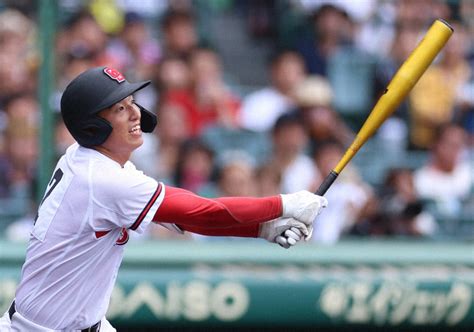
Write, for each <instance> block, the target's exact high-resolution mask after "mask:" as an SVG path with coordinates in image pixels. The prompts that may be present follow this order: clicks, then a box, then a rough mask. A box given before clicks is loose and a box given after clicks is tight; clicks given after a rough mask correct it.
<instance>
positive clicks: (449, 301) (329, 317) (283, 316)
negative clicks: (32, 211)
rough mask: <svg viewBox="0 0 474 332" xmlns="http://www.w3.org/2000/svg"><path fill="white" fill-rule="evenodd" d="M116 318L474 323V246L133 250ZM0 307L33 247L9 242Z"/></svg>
mask: <svg viewBox="0 0 474 332" xmlns="http://www.w3.org/2000/svg"><path fill="white" fill-rule="evenodd" d="M127 247H128V248H126V256H125V260H124V263H123V265H122V267H121V271H120V273H119V277H118V282H117V285H116V287H115V289H114V293H113V297H112V301H111V304H110V308H109V311H108V317H109V319H110V320H111V321H112V322H113V323H114V324H115V325H116V326H131V325H134V326H140V325H141V326H156V327H170V326H173V327H177V326H178V327H179V326H182V327H190V326H193V327H195V326H197V327H211V326H212V327H256V326H266V327H273V326H274V327H280V328H281V327H282V326H283V327H284V326H288V327H302V328H303V327H305V328H316V327H341V328H342V327H348V326H361V327H363V326H371V327H380V328H382V327H383V328H393V327H399V328H406V327H425V328H429V327H433V328H434V327H436V328H446V329H448V330H451V329H453V330H454V329H455V328H466V329H467V330H469V329H472V327H473V326H474V246H473V244H472V243H444V242H443V243H430V242H404V241H396V242H393V241H390V242H386V241H384V242H382V241H366V240H364V241H353V242H352V241H346V242H342V243H340V244H338V245H336V246H332V247H322V246H315V245H309V244H308V245H303V246H300V247H296V248H292V249H291V250H284V249H281V248H279V247H277V246H272V245H269V244H267V243H264V242H262V241H257V240H255V241H216V242H211V243H196V242H184V241H178V242H169V241H161V242H158V241H156V242H153V243H152V242H139V243H137V242H135V243H134V242H133V241H130V242H129V243H128V244H127ZM0 248H1V252H0V310H2V311H5V310H6V309H7V307H8V305H9V303H10V301H11V300H12V298H13V297H14V291H15V287H16V284H17V282H18V278H19V276H20V270H21V264H22V263H23V259H24V254H25V250H26V246H25V245H23V244H11V243H8V242H1V241H0Z"/></svg>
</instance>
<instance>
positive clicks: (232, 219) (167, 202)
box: [153, 186, 282, 229]
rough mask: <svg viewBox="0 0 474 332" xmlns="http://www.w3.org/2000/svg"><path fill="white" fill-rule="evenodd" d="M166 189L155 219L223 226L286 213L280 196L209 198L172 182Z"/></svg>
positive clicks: (183, 223) (189, 224) (275, 216)
mask: <svg viewBox="0 0 474 332" xmlns="http://www.w3.org/2000/svg"><path fill="white" fill-rule="evenodd" d="M165 192H166V194H165V197H164V199H163V202H162V203H161V205H160V207H159V209H158V211H157V212H156V214H155V216H154V217H153V221H155V222H168V223H175V224H179V225H183V226H186V225H188V226H197V227H204V228H220V229H222V228H227V227H232V226H237V225H251V224H259V223H262V222H265V221H269V220H272V219H275V218H278V217H280V216H281V215H282V203H281V198H280V196H272V197H265V198H252V197H226V198H217V199H208V198H203V197H200V196H197V195H195V194H193V193H192V192H190V191H187V190H183V189H179V188H174V187H169V186H166V191H165Z"/></svg>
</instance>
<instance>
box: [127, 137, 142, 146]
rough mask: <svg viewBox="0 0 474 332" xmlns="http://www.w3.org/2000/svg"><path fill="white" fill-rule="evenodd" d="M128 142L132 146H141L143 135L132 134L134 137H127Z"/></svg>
mask: <svg viewBox="0 0 474 332" xmlns="http://www.w3.org/2000/svg"><path fill="white" fill-rule="evenodd" d="M129 144H130V145H131V146H132V147H133V148H134V149H136V148H138V147H140V146H142V144H143V137H142V136H141V135H140V136H134V137H131V138H130V139H129Z"/></svg>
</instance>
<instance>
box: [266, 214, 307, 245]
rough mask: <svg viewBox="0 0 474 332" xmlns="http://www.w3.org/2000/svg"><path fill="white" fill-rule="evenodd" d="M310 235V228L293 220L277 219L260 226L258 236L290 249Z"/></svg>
mask: <svg viewBox="0 0 474 332" xmlns="http://www.w3.org/2000/svg"><path fill="white" fill-rule="evenodd" d="M309 234H310V230H309V229H308V227H307V226H306V225H305V224H303V223H302V222H299V221H297V220H295V219H293V218H277V219H274V220H271V221H267V222H265V223H261V224H260V230H259V234H258V236H259V237H260V238H263V239H266V240H267V241H269V242H272V243H278V244H279V245H280V246H281V247H283V248H286V249H288V248H290V247H292V246H294V245H296V243H298V242H299V241H301V240H302V239H303V238H306V237H307V236H308V235H309Z"/></svg>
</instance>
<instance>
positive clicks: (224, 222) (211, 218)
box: [0, 67, 327, 332]
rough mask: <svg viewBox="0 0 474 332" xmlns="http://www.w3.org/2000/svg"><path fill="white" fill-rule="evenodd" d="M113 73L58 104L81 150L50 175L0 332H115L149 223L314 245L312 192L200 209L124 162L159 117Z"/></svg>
mask: <svg viewBox="0 0 474 332" xmlns="http://www.w3.org/2000/svg"><path fill="white" fill-rule="evenodd" d="M149 84H150V82H149V81H147V82H140V83H129V82H128V81H127V80H126V79H125V77H124V76H123V75H122V74H121V73H120V72H118V71H117V70H115V69H113V68H109V67H99V68H93V69H89V70H87V71H85V72H84V73H82V74H80V75H79V76H78V77H76V78H75V79H74V80H73V81H72V82H71V83H70V84H69V85H68V86H67V88H66V90H65V91H64V94H63V96H62V98H61V113H62V116H63V119H64V122H65V124H66V126H67V128H68V130H69V131H70V132H71V134H72V136H73V137H74V138H75V139H76V141H77V143H75V144H73V145H72V146H70V147H69V148H68V149H67V151H66V153H65V155H64V156H62V157H61V159H60V160H59V162H58V164H57V165H56V168H55V169H54V172H53V175H52V178H51V181H50V182H49V185H48V187H47V189H46V192H45V194H44V197H43V200H42V201H41V205H40V207H39V210H38V215H37V217H36V220H35V224H34V228H33V230H32V233H31V236H30V241H29V245H28V249H27V253H26V260H25V263H24V265H23V268H22V274H21V280H20V283H19V285H18V288H17V291H16V296H15V299H14V301H13V302H12V304H11V306H10V308H9V310H8V311H7V312H6V313H5V314H4V316H3V317H2V318H1V319H0V331H2V332H4V331H115V329H114V328H113V327H112V326H111V325H110V323H109V322H108V321H107V320H106V318H105V313H106V311H107V307H108V304H109V301H110V296H111V293H112V289H113V286H114V283H115V279H116V277H117V272H118V269H119V266H120V263H121V261H122V257H123V250H124V245H125V244H126V243H127V241H128V239H129V232H130V231H135V232H139V233H141V232H143V230H144V229H145V228H146V227H147V226H148V224H150V222H153V223H157V224H160V225H162V226H164V227H167V228H168V229H171V230H174V231H176V232H180V233H183V232H184V231H189V232H194V233H198V234H204V235H210V236H241V237H260V238H264V239H266V240H268V241H270V242H273V243H278V244H279V245H281V246H282V247H285V248H289V247H291V246H293V245H295V244H296V243H297V242H298V241H300V240H302V239H303V238H305V239H307V238H309V237H310V236H311V232H312V223H313V221H314V220H315V218H316V216H317V215H318V214H319V213H320V211H321V209H322V208H323V207H325V206H326V205H327V201H326V199H325V198H323V197H320V196H316V195H314V194H312V193H310V192H297V193H294V194H288V195H278V196H274V197H264V198H252V197H245V198H242V197H227V198H217V199H206V198H202V197H199V196H197V195H195V194H193V193H191V192H189V191H186V190H182V189H179V188H173V187H170V186H165V185H164V184H163V183H160V182H157V181H155V180H154V179H152V178H150V177H148V176H146V175H145V174H143V173H142V172H141V171H139V170H137V169H136V168H135V166H134V165H133V164H132V163H131V162H130V161H129V158H130V155H131V153H132V152H133V150H135V149H136V148H138V147H139V146H140V145H141V144H142V143H143V138H142V132H151V131H153V129H154V127H155V125H156V116H155V115H154V114H153V113H151V112H149V111H148V110H146V109H144V108H143V107H142V106H140V105H139V104H137V103H136V102H135V100H134V98H133V94H134V93H135V92H137V91H138V90H140V89H143V88H144V87H146V86H147V85H149Z"/></svg>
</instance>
